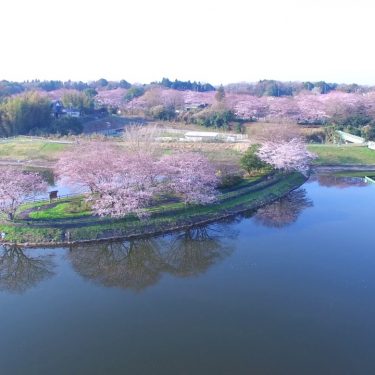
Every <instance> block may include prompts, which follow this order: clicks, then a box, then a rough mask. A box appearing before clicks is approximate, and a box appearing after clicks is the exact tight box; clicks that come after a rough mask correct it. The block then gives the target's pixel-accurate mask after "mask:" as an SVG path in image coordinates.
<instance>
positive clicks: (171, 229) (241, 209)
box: [0, 175, 308, 248]
mask: <svg viewBox="0 0 375 375" xmlns="http://www.w3.org/2000/svg"><path fill="white" fill-rule="evenodd" d="M288 177H290V175H289V176H285V179H286V180H287V179H288ZM307 180H308V177H306V176H303V175H300V179H299V181H298V182H296V183H295V184H293V185H292V186H291V187H289V188H288V189H287V190H285V191H283V192H282V193H280V194H277V195H275V194H274V193H273V192H271V193H270V194H269V195H268V196H267V197H266V198H263V199H260V200H256V201H255V202H252V203H251V204H247V205H245V206H243V205H239V206H238V207H234V208H233V209H231V210H226V211H223V212H218V213H217V214H216V215H214V216H213V217H210V218H208V219H202V218H199V217H197V218H196V219H193V221H192V222H185V223H181V224H179V225H175V226H173V225H170V226H166V227H165V228H163V229H162V230H160V229H155V228H153V229H152V228H151V229H149V230H144V231H141V230H140V232H141V233H132V234H128V235H116V236H108V237H102V238H95V239H83V240H75V241H59V242H57V241H53V242H52V241H49V242H9V241H0V245H5V246H10V245H15V244H17V246H20V247H24V248H35V247H44V248H57V247H72V246H75V245H80V244H85V243H99V242H105V241H120V240H122V241H129V240H136V239H141V238H149V237H156V236H162V235H166V234H170V233H175V232H179V231H182V230H187V229H191V228H195V227H200V226H204V225H208V224H211V223H214V222H219V221H222V220H225V219H229V218H233V217H235V216H237V215H240V214H243V213H245V212H249V211H253V210H256V209H258V208H260V207H263V206H265V205H267V204H271V203H273V202H275V201H277V200H279V199H281V198H282V197H284V196H286V195H288V194H289V193H291V192H292V191H294V190H296V189H298V188H300V187H301V186H302V185H303V184H304V183H305V182H306V181H307ZM271 188H272V186H271V187H268V188H267V187H266V188H265V189H264V190H268V189H270V190H271ZM202 216H204V215H202ZM145 227H146V225H145Z"/></svg>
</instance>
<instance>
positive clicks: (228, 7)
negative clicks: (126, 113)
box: [0, 0, 375, 86]
mask: <svg viewBox="0 0 375 375" xmlns="http://www.w3.org/2000/svg"><path fill="white" fill-rule="evenodd" d="M0 10H1V13H2V15H3V20H2V22H1V24H0V32H1V34H2V35H6V37H5V38H3V40H2V44H3V56H2V58H1V60H0V79H7V80H10V81H25V80H33V79H39V80H62V81H67V80H69V79H70V80H74V81H79V80H81V81H94V80H97V79H99V78H106V79H107V80H120V79H126V80H128V81H129V82H132V83H135V82H139V83H149V82H152V81H159V80H161V78H162V77H168V78H170V79H171V80H174V79H175V78H177V79H180V80H191V81H201V82H210V83H212V84H214V85H219V84H228V83H237V82H256V81H259V80H261V79H275V80H280V81H326V82H336V83H358V84H362V85H370V86H371V85H375V70H374V68H373V67H374V66H375V54H374V52H373V50H372V48H371V46H372V35H373V30H372V22H373V21H372V17H373V14H374V10H375V5H374V4H373V3H372V2H371V1H369V0H356V1H351V0H347V1H338V0H326V1H323V0H317V1H314V2H311V1H308V0H305V1H304V0H299V1H297V0H284V1H276V0H262V1H260V0H254V1H252V2H251V3H250V2H248V1H243V0H232V1H231V2H230V3H217V2H213V1H206V2H202V1H198V0H191V1H189V2H187V1H182V0H180V1H176V0H174V1H172V0H160V1H158V2H152V1H150V0H139V1H137V3H135V2H131V1H120V0H107V1H106V2H105V3H104V4H103V3H102V2H100V1H99V0H95V1H92V2H84V1H77V0H75V1H73V0H67V1H65V2H64V3H63V4H61V5H60V6H59V7H57V8H56V7H51V6H50V2H48V1H46V0H35V1H33V2H28V1H26V0H12V1H4V2H2V4H1V5H0Z"/></svg>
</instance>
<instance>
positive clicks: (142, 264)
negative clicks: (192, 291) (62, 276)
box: [69, 226, 230, 291]
mask: <svg viewBox="0 0 375 375" xmlns="http://www.w3.org/2000/svg"><path fill="white" fill-rule="evenodd" d="M221 236H222V234H221V228H220V226H216V227H215V229H208V228H200V229H194V230H189V231H187V232H185V233H183V234H180V235H177V236H167V237H163V238H157V239H143V240H135V241H126V242H111V243H100V244H94V245H82V246H79V247H73V248H72V249H71V251H70V252H69V258H70V260H71V262H72V264H73V267H74V269H75V270H76V271H77V272H78V273H79V274H80V275H82V276H83V277H84V278H87V279H90V280H94V281H96V282H97V283H99V284H102V285H104V286H108V287H120V288H124V289H132V290H135V291H140V290H142V289H144V288H146V287H148V286H150V285H153V284H156V283H157V282H158V281H159V280H160V278H161V276H162V274H163V273H170V274H174V275H178V276H189V275H197V274H199V273H202V272H204V271H206V270H207V269H208V268H209V267H210V266H212V265H213V264H214V263H216V262H218V261H220V260H221V259H223V258H224V257H225V256H227V255H229V253H230V248H229V247H228V246H225V245H224V244H223V241H222V240H221Z"/></svg>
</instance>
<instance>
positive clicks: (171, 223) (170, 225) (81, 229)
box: [0, 173, 305, 244]
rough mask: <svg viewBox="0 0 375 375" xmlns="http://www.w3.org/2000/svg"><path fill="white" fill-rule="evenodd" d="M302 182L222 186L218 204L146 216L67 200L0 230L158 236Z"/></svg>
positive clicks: (170, 206) (61, 237)
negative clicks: (101, 212)
mask: <svg viewBox="0 0 375 375" xmlns="http://www.w3.org/2000/svg"><path fill="white" fill-rule="evenodd" d="M304 180H305V179H304V177H303V176H301V175H300V174H298V173H292V174H289V175H277V176H275V177H273V178H271V179H265V180H262V181H258V182H255V183H254V182H248V183H243V184H242V185H240V186H238V187H236V189H231V190H230V189H228V190H224V191H223V192H222V193H221V195H220V197H219V201H218V203H216V204H212V205H207V206H185V205H184V204H183V203H180V202H177V203H176V202H171V203H165V204H160V205H157V206H155V207H153V208H150V209H149V213H150V216H149V217H148V218H147V220H140V219H139V218H137V217H135V216H133V215H129V216H127V217H126V218H124V219H119V220H112V219H105V218H104V219H100V218H97V217H93V216H91V215H90V212H89V211H87V210H86V211H85V210H83V211H82V210H81V211H80V215H79V214H78V213H79V212H71V211H70V209H69V207H71V203H72V202H69V201H67V200H65V201H62V202H60V203H59V204H58V205H57V206H56V207H48V206H47V208H46V209H43V207H40V210H38V211H34V219H33V220H19V219H18V220H17V221H16V222H15V223H9V222H6V221H3V222H1V223H0V231H3V232H5V233H6V240H7V241H9V242H14V241H15V242H18V243H50V244H53V243H59V242H64V241H66V234H67V232H69V239H70V240H71V241H82V240H95V239H103V238H114V237H128V238H130V237H134V236H143V235H147V234H149V235H152V234H158V233H163V232H167V231H172V230H178V229H183V228H186V227H189V226H192V225H199V224H204V223H208V222H210V221H214V220H218V219H221V218H225V217H227V216H230V215H233V214H236V213H239V212H242V211H245V210H251V209H255V208H257V207H259V206H261V205H263V204H266V203H268V202H270V201H273V200H275V199H277V198H279V197H281V196H283V195H285V194H286V193H288V192H289V191H290V190H292V189H294V188H296V187H298V186H300V185H301V184H302V183H303V182H304ZM76 199H77V200H78V201H76V203H75V204H79V199H82V198H76ZM26 208H31V205H28V206H27V207H24V208H23V209H26ZM86 208H87V207H86Z"/></svg>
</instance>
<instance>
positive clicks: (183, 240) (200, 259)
mask: <svg viewBox="0 0 375 375" xmlns="http://www.w3.org/2000/svg"><path fill="white" fill-rule="evenodd" d="M219 233H220V231H219ZM230 253H231V249H230V248H229V247H226V246H224V243H223V241H222V240H221V238H220V236H219V235H218V234H217V233H216V234H215V235H214V234H213V233H212V230H210V229H209V228H207V227H202V228H197V229H190V230H188V231H186V232H185V233H182V234H180V235H178V236H175V237H173V238H172V239H171V240H170V242H169V244H168V246H167V251H165V252H164V253H163V257H164V261H165V264H166V266H167V270H168V272H170V273H172V274H174V275H178V276H193V275H198V274H200V273H203V272H205V271H206V270H207V269H208V268H209V267H210V266H212V265H213V264H215V263H217V262H218V261H220V260H221V259H223V258H225V257H226V256H228V255H229V254H230Z"/></svg>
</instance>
